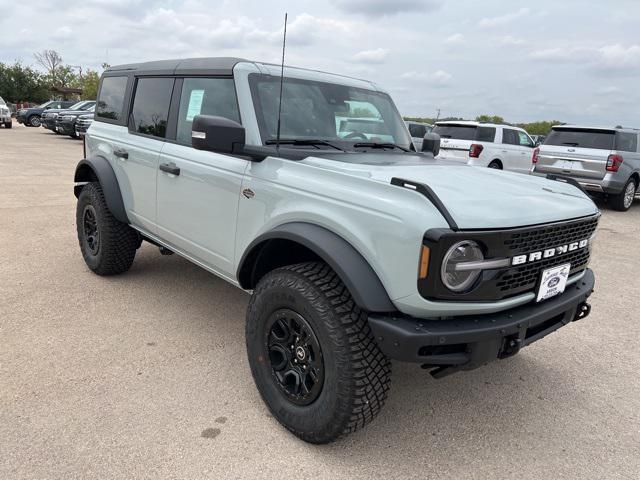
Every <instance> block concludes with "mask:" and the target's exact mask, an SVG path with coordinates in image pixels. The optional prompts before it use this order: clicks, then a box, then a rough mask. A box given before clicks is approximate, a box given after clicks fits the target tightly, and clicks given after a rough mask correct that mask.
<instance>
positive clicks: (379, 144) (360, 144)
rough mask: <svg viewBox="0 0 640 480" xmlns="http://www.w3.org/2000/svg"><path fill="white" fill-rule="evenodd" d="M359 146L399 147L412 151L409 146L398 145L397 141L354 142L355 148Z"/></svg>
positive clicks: (405, 150) (404, 150)
mask: <svg viewBox="0 0 640 480" xmlns="http://www.w3.org/2000/svg"><path fill="white" fill-rule="evenodd" d="M359 147H363V148H364V147H369V148H397V149H399V150H402V151H403V152H410V151H411V150H409V149H408V148H404V147H401V146H400V145H396V144H395V143H379V142H360V143H354V144H353V148H359Z"/></svg>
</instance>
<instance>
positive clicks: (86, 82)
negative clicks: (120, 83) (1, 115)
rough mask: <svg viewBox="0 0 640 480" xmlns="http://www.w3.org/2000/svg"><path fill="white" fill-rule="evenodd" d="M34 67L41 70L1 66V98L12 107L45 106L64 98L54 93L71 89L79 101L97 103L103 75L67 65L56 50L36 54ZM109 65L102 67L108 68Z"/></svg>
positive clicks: (20, 65)
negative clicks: (37, 104)
mask: <svg viewBox="0 0 640 480" xmlns="http://www.w3.org/2000/svg"><path fill="white" fill-rule="evenodd" d="M34 59H35V63H36V64H37V65H38V66H39V67H41V69H42V70H39V69H35V68H33V67H31V66H29V65H24V64H23V63H22V62H20V61H17V60H16V61H15V62H14V63H12V64H11V63H2V62H0V97H2V98H4V99H5V101H6V102H10V103H22V102H31V103H42V102H46V101H47V100H50V99H51V98H52V97H55V96H59V95H61V94H60V93H59V92H58V93H56V92H55V91H54V90H53V89H54V88H56V87H58V88H72V89H79V90H82V93H81V94H79V95H78V94H72V95H67V96H68V97H73V98H78V99H79V100H95V98H96V96H97V94H98V82H99V80H100V73H99V72H97V71H95V70H91V69H87V70H83V68H82V66H79V65H77V66H72V65H68V64H66V63H64V61H63V59H62V57H61V56H60V54H58V52H56V51H55V50H43V51H42V52H36V53H35V54H34ZM106 66H107V65H103V68H105V67H106Z"/></svg>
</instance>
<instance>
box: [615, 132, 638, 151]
mask: <svg viewBox="0 0 640 480" xmlns="http://www.w3.org/2000/svg"><path fill="white" fill-rule="evenodd" d="M616 150H618V151H620V152H637V151H638V135H637V134H636V133H624V132H618V133H617V134H616Z"/></svg>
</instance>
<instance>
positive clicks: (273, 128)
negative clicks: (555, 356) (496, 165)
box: [75, 58, 599, 443]
mask: <svg viewBox="0 0 640 480" xmlns="http://www.w3.org/2000/svg"><path fill="white" fill-rule="evenodd" d="M280 72H281V70H280V66H276V65H269V64H264V63H256V62H251V61H247V60H242V59H237V58H201V59H187V60H172V61H160V62H150V63H141V64H133V65H123V66H118V67H111V68H109V69H108V70H107V71H105V73H104V74H103V76H102V79H101V82H100V88H99V94H98V103H97V107H96V112H95V121H94V123H93V124H92V125H91V127H90V128H89V130H88V132H87V135H86V137H85V158H84V159H83V160H81V161H80V162H79V164H78V166H77V169H76V172H75V195H76V197H77V199H78V202H77V217H76V218H77V232H78V239H79V243H80V250H81V252H82V256H83V257H84V260H85V262H86V264H87V265H88V267H89V268H90V269H91V270H92V271H94V272H95V273H97V274H98V275H113V274H119V273H123V272H125V271H127V270H128V269H129V268H130V267H131V265H132V263H133V260H134V257H135V255H136V250H137V249H138V248H139V247H140V245H141V243H142V242H143V241H146V242H149V243H151V244H153V245H156V246H158V247H160V249H161V251H162V252H163V253H165V254H171V253H177V254H179V255H181V256H183V257H185V258H186V259H188V260H190V261H192V262H193V263H195V264H197V265H199V266H201V267H202V268H205V269H206V270H209V271H210V272H212V273H214V274H215V275H217V276H219V277H221V278H223V279H225V280H226V281H228V282H230V283H231V284H233V285H235V286H237V287H239V288H242V289H244V290H246V291H249V292H252V295H251V299H250V302H249V306H248V311H247V318H246V343H247V353H248V358H249V365H250V367H251V372H252V374H253V377H254V380H255V383H256V386H257V388H258V391H259V392H260V394H261V395H262V398H263V399H264V401H265V403H266V404H267V406H268V408H269V409H270V411H271V412H272V414H273V415H274V416H275V417H276V418H277V419H278V420H279V421H280V422H281V423H282V424H283V425H284V426H285V427H286V428H288V429H289V430H290V431H291V432H293V433H294V434H295V435H297V436H298V437H300V438H302V439H304V440H306V441H308V442H313V443H325V442H330V441H333V440H335V439H336V438H338V437H340V436H341V435H344V434H347V433H349V432H353V431H355V430H357V429H358V428H361V427H363V426H364V425H365V424H367V423H368V422H370V421H371V420H372V419H373V418H374V417H375V416H376V415H377V414H378V412H379V411H380V410H381V408H382V406H383V404H384V402H385V399H386V397H387V392H388V389H389V381H390V373H391V364H390V359H396V360H399V361H405V362H415V363H417V364H420V365H422V366H423V367H424V368H427V369H429V370H430V371H431V374H432V375H433V376H435V377H442V376H445V375H448V374H451V373H454V372H457V371H460V370H471V369H474V368H476V367H479V366H481V365H483V364H485V363H487V362H489V361H492V360H496V359H503V358H506V357H509V356H511V355H514V354H516V353H517V352H518V351H519V350H520V349H521V348H522V347H524V346H526V345H529V344H531V343H532V342H535V341H536V340H539V339H541V338H542V337H544V336H545V335H547V334H549V333H550V332H553V331H554V330H557V329H558V328H560V327H563V326H565V325H567V324H569V323H570V322H572V321H574V320H578V319H581V318H583V317H585V316H586V315H588V313H589V310H590V307H589V305H588V304H587V303H586V301H587V298H588V297H589V295H590V294H591V292H592V290H593V287H594V275H593V273H592V271H591V270H589V269H588V268H587V266H588V264H589V257H590V252H591V245H592V241H593V238H594V233H595V230H596V226H597V223H598V218H599V212H598V209H597V208H596V207H595V205H594V203H593V202H592V201H591V200H590V199H589V197H587V196H586V195H585V194H584V193H583V192H582V191H581V190H580V189H579V188H578V187H577V186H575V185H573V184H571V183H569V182H567V181H562V179H556V180H554V181H552V180H548V179H545V178H537V177H532V176H525V175H519V174H515V173H509V172H502V171H495V170H491V169H477V168H474V167H469V166H466V165H459V164H449V163H446V162H443V161H437V160H434V154H437V150H438V148H439V139H438V138H437V136H435V135H433V134H427V135H426V136H425V140H424V142H423V145H422V151H416V149H415V146H414V145H413V143H412V141H411V137H410V135H409V132H408V130H407V127H406V126H405V124H404V122H403V121H402V118H401V116H400V114H399V113H398V111H397V109H396V107H395V105H394V103H393V101H392V100H391V98H390V97H389V95H387V94H386V93H385V92H384V91H383V90H381V89H380V88H379V87H378V86H376V85H375V84H373V83H371V82H368V81H363V80H356V79H353V78H347V77H342V76H338V75H332V74H328V73H322V72H317V71H310V70H303V69H298V68H289V67H287V68H284V76H283V82H282V84H281V81H280V80H281V74H280ZM280 92H282V93H280ZM280 100H281V101H280Z"/></svg>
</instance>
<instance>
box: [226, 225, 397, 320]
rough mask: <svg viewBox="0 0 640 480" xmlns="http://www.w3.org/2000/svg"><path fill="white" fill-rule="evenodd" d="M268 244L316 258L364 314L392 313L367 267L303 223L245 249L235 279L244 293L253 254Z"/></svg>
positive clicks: (342, 244) (335, 238)
mask: <svg viewBox="0 0 640 480" xmlns="http://www.w3.org/2000/svg"><path fill="white" fill-rule="evenodd" d="M269 240H289V241H293V242H296V243H298V244H300V245H302V246H304V247H306V248H308V249H309V250H311V251H312V252H314V253H315V254H316V255H317V256H318V257H320V258H321V259H322V260H323V261H324V262H325V263H327V264H328V265H329V266H330V267H331V268H332V269H333V271H334V272H336V273H337V274H338V276H339V277H340V279H341V280H342V281H343V282H344V284H345V286H346V287H347V288H348V289H349V292H351V295H352V296H353V299H354V301H355V302H356V303H357V304H358V306H359V307H360V308H362V309H364V310H366V311H368V312H394V311H396V310H397V309H396V308H395V307H394V305H393V303H392V302H391V299H390V298H389V295H388V294H387V291H386V289H385V288H384V285H382V282H381V281H380V278H379V277H378V275H377V274H376V272H375V271H374V270H373V268H371V265H369V263H368V262H367V261H366V260H365V259H364V257H363V256H362V255H361V254H360V252H358V251H357V250H356V249H355V248H354V247H353V246H352V245H351V244H350V243H349V242H347V241H346V240H345V239H343V238H342V237H340V236H339V235H336V234H335V233H333V232H332V231H330V230H328V229H326V228H324V227H321V226H318V225H315V224H312V223H305V222H292V223H285V224H283V225H280V226H278V227H275V228H274V229H272V230H270V231H268V232H266V233H264V234H262V235H260V236H259V237H258V238H256V239H255V240H254V241H253V242H251V244H250V245H249V246H248V247H247V249H246V250H245V252H244V254H243V255H242V258H241V260H240V263H239V264H238V270H237V279H238V281H239V283H240V286H241V287H242V288H244V289H251V288H253V287H254V286H255V285H253V273H254V265H255V263H256V262H254V261H253V260H256V250H258V251H259V250H260V249H261V246H263V245H264V244H265V243H266V242H268V241H269Z"/></svg>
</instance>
